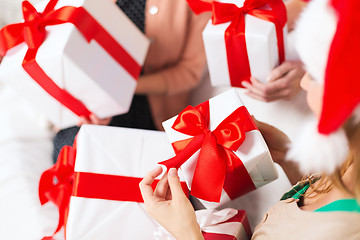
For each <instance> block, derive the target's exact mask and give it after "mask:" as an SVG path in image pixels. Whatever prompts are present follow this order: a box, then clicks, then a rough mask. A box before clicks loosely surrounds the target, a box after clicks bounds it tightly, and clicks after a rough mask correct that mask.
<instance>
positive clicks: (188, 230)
mask: <svg viewBox="0 0 360 240" xmlns="http://www.w3.org/2000/svg"><path fill="white" fill-rule="evenodd" d="M161 171H162V169H161V167H158V168H156V169H154V170H152V171H151V172H149V173H148V174H147V175H146V176H145V177H144V179H143V180H142V181H141V182H140V184H139V187H140V191H141V194H142V196H143V199H144V203H145V208H146V211H147V212H148V213H149V214H150V216H151V217H152V218H154V219H155V220H156V221H157V222H158V223H160V224H161V225H162V226H163V227H164V228H165V229H166V230H167V231H168V232H169V233H171V234H172V235H173V236H174V237H175V238H176V239H178V240H198V239H201V240H203V239H204V238H203V236H202V234H201V231H200V227H199V225H198V223H197V221H196V217H195V212H194V209H193V207H192V205H191V203H190V201H189V199H188V198H187V197H186V196H185V194H184V192H183V190H182V188H181V184H180V180H179V177H178V175H177V171H176V169H174V168H171V169H170V170H169V172H168V174H165V175H164V176H163V178H162V179H161V180H160V181H159V183H158V184H157V186H156V189H155V191H153V189H152V187H151V184H152V183H153V181H154V179H155V178H156V177H157V176H159V175H160V174H161Z"/></svg>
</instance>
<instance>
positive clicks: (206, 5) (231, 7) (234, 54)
mask: <svg viewBox="0 0 360 240" xmlns="http://www.w3.org/2000/svg"><path fill="white" fill-rule="evenodd" d="M187 1H188V3H189V6H190V7H191V9H192V10H193V11H194V12H195V13H197V14H199V13H202V12H207V11H212V23H213V24H214V25H216V24H222V23H226V22H231V24H230V26H229V27H228V28H227V29H226V31H225V45H226V53H227V60H228V68H229V75H230V81H231V85H232V86H234V87H242V84H241V82H242V81H250V77H251V71H250V64H249V58H248V54H247V50H246V49H247V48H246V40H245V15H246V14H250V15H253V16H255V17H257V18H260V19H263V20H266V21H269V22H272V23H274V24H275V28H276V35H277V40H278V54H279V63H282V62H283V61H284V60H285V50H284V36H283V28H284V26H285V24H286V21H287V19H286V8H285V5H284V3H283V2H282V0H246V1H245V2H244V5H243V7H237V6H236V5H235V4H230V3H221V2H216V1H213V2H208V1H201V0H187ZM267 4H268V5H269V6H270V7H271V9H272V10H264V9H261V8H262V7H264V6H266V5H267ZM239 66H240V67H239Z"/></svg>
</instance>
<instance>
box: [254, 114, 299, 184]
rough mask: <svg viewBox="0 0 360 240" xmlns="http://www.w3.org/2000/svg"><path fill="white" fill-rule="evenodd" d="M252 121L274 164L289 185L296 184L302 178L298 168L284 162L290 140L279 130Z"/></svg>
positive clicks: (290, 162)
mask: <svg viewBox="0 0 360 240" xmlns="http://www.w3.org/2000/svg"><path fill="white" fill-rule="evenodd" d="M253 119H254V121H255V124H256V126H257V127H258V128H259V130H260V132H261V134H262V136H263V137H264V139H265V142H266V144H267V146H268V148H269V151H270V153H271V157H272V158H273V160H274V162H276V163H278V164H279V165H280V166H281V167H282V169H283V170H284V172H285V173H286V175H287V177H288V178H289V180H290V182H291V184H295V183H297V182H298V181H299V180H301V178H302V174H301V173H300V171H299V166H298V165H297V164H296V163H294V162H292V161H290V160H286V154H287V151H288V150H289V146H290V139H289V138H288V137H287V136H286V134H285V133H283V132H282V131H280V130H279V129H277V128H275V127H273V126H271V125H269V124H266V123H263V122H260V121H257V120H256V119H255V118H253Z"/></svg>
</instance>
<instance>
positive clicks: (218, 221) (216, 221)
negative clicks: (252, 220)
mask: <svg viewBox="0 0 360 240" xmlns="http://www.w3.org/2000/svg"><path fill="white" fill-rule="evenodd" d="M195 215H196V220H197V222H198V224H199V226H200V229H201V231H202V233H203V236H204V239H205V240H250V239H251V235H252V233H251V229H250V225H249V221H248V219H247V214H246V212H245V210H236V209H233V208H225V209H222V210H220V211H219V210H215V209H211V210H210V209H203V210H197V211H195ZM155 238H156V240H176V239H175V238H174V237H173V236H172V235H171V234H170V233H169V232H168V231H166V230H165V229H164V228H163V227H159V228H158V230H157V231H156V232H155Z"/></svg>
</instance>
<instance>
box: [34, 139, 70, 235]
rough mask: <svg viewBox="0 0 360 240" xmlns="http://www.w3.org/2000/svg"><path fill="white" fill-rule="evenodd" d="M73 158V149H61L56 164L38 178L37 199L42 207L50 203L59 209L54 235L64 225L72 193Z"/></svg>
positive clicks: (68, 147) (66, 147) (67, 147)
mask: <svg viewBox="0 0 360 240" xmlns="http://www.w3.org/2000/svg"><path fill="white" fill-rule="evenodd" d="M74 146H75V145H74ZM75 157H76V149H75V148H73V147H70V146H65V147H63V148H62V149H61V151H60V154H59V157H58V160H57V162H56V164H55V165H54V166H53V167H52V168H50V169H48V170H46V171H45V172H44V173H43V174H42V175H41V178H40V182H39V198H40V202H41V204H42V205H44V204H45V203H47V202H49V201H51V202H53V203H54V204H55V205H56V206H57V207H58V209H59V223H58V226H57V228H56V230H55V233H57V232H58V231H59V230H60V229H61V228H62V226H65V225H66V218H67V215H68V212H69V202H70V197H71V194H72V191H73V183H74V166H75ZM55 233H54V234H55Z"/></svg>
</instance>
